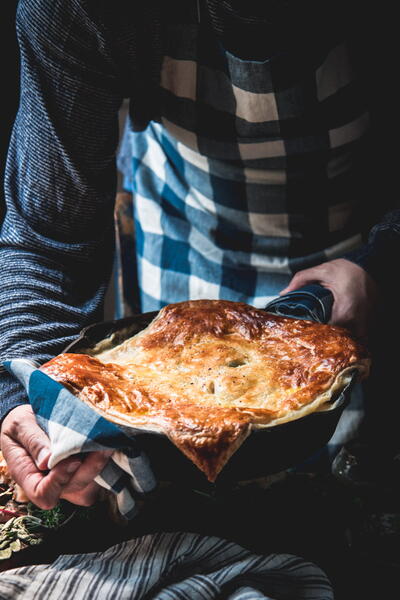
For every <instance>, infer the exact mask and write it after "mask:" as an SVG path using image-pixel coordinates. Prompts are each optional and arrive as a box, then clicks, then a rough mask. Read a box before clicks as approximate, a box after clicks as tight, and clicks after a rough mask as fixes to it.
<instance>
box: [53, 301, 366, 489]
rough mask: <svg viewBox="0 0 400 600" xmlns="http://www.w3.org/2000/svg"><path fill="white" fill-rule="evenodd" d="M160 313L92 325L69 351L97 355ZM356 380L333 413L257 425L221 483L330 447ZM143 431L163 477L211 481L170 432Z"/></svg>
mask: <svg viewBox="0 0 400 600" xmlns="http://www.w3.org/2000/svg"><path fill="white" fill-rule="evenodd" d="M157 314H158V313H157V312H151V313H143V314H140V315H135V316H132V317H127V318H125V319H118V320H115V321H106V322H102V323H96V324H94V325H90V326H89V327H86V328H85V329H83V330H82V332H81V334H80V335H79V337H78V338H77V339H76V340H75V341H74V342H72V344H70V345H69V346H68V347H67V348H66V349H65V350H64V352H72V353H79V354H92V353H95V347H96V345H97V344H98V343H99V342H100V341H102V340H106V339H107V342H106V344H107V346H104V348H102V349H104V350H105V349H106V348H107V349H108V348H112V347H114V346H116V345H118V344H120V343H122V342H123V341H124V340H125V339H127V338H128V337H130V336H132V335H134V334H136V333H138V332H139V331H141V330H142V329H144V328H145V327H146V326H147V325H148V324H149V323H150V322H151V321H152V320H153V319H154V317H155V316H156V315H157ZM297 318H298V315H297ZM354 380H355V377H354V376H353V378H352V380H351V382H350V383H349V384H348V385H347V387H346V388H345V389H344V390H343V392H342V393H341V394H340V395H339V396H338V397H337V398H333V399H332V408H331V409H330V410H328V411H321V412H314V413H311V414H309V415H307V416H305V417H302V418H300V419H297V420H295V421H290V422H288V423H283V424H281V425H276V426H274V427H269V428H264V429H254V430H253V431H252V433H251V434H250V435H249V437H248V438H247V439H246V440H245V441H244V443H243V444H242V446H241V447H240V448H239V449H238V450H237V451H236V452H235V454H234V455H233V456H232V457H231V459H230V460H229V461H228V463H227V464H226V466H225V467H224V469H223V470H222V472H221V473H220V475H219V476H218V478H217V483H218V484H220V483H221V484H222V483H230V482H235V481H245V480H250V479H255V478H258V477H262V476H265V475H270V474H273V473H278V472H279V471H282V470H284V469H287V468H289V467H292V466H295V465H298V464H300V463H302V462H303V461H304V460H305V459H307V458H308V457H310V456H311V455H312V454H314V453H315V452H316V451H317V450H319V449H320V448H322V447H323V446H325V444H327V442H328V441H329V440H330V438H331V437H332V435H333V433H334V431H335V429H336V426H337V424H338V421H339V418H340V416H341V414H342V412H343V409H344V408H345V406H347V404H348V402H349V400H350V395H351V389H352V387H353V384H354ZM139 435H140V440H138V441H140V446H141V448H143V450H144V451H145V452H146V454H147V455H148V457H149V459H150V462H151V466H152V468H153V471H154V475H155V476H156V478H157V479H158V480H160V481H178V482H180V483H182V482H185V483H187V484H188V485H191V486H196V485H200V486H201V485H204V484H205V483H206V478H205V476H204V475H203V473H202V472H201V471H200V470H199V469H198V468H197V467H196V466H195V465H194V464H193V463H192V462H191V461H190V460H189V459H187V458H186V457H185V456H184V455H183V454H182V453H181V452H180V451H179V450H178V449H177V448H176V447H175V446H174V444H172V442H170V440H169V439H168V438H167V437H166V436H165V435H163V434H158V433H149V432H144V433H140V434H139Z"/></svg>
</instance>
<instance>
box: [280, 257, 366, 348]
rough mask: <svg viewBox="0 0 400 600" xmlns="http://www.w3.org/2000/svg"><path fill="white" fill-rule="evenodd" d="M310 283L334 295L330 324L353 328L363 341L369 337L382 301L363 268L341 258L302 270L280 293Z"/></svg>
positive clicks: (285, 292)
mask: <svg viewBox="0 0 400 600" xmlns="http://www.w3.org/2000/svg"><path fill="white" fill-rule="evenodd" d="M309 283H319V284H320V285H322V286H323V287H326V288H327V289H328V290H330V291H331V292H332V294H333V306H332V315H331V319H330V321H329V322H330V323H331V324H332V325H340V326H342V327H346V328H347V329H350V330H351V331H352V332H353V333H354V334H355V335H356V336H358V337H360V338H365V337H367V333H368V328H369V324H370V320H371V317H372V315H373V311H374V308H375V305H376V303H377V299H378V287H377V285H376V283H375V282H374V280H373V279H372V277H370V275H368V273H367V272H366V271H365V270H364V269H363V268H362V267H360V266H358V265H356V264H355V263H353V262H351V261H349V260H346V259H344V258H337V259H335V260H331V261H328V262H326V263H322V264H320V265H318V266H316V267H312V268H311V269H304V270H303V271H298V273H296V274H295V275H294V277H293V278H292V280H291V282H290V283H289V285H288V286H287V287H286V288H285V289H284V290H282V291H281V292H280V294H281V295H282V294H287V293H288V292H292V291H294V290H297V289H298V288H300V287H302V286H304V285H307V284H309Z"/></svg>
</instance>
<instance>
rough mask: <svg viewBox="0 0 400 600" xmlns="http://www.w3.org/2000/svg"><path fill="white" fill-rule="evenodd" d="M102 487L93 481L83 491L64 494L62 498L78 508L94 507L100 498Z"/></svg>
mask: <svg viewBox="0 0 400 600" xmlns="http://www.w3.org/2000/svg"><path fill="white" fill-rule="evenodd" d="M100 490H101V486H100V485H99V484H98V483H96V482H95V481H92V482H91V483H89V485H87V486H86V487H85V488H83V490H81V491H79V492H73V493H63V494H62V496H61V498H63V499H64V500H68V502H72V504H77V505H78V506H92V505H93V504H94V503H95V502H96V500H97V498H98V497H99V494H100Z"/></svg>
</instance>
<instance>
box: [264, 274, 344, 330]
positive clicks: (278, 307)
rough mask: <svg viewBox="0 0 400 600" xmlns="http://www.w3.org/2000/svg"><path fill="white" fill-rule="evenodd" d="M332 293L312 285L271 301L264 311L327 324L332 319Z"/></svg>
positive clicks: (320, 286)
mask: <svg viewBox="0 0 400 600" xmlns="http://www.w3.org/2000/svg"><path fill="white" fill-rule="evenodd" d="M332 305H333V295H332V293H331V292H330V291H329V290H328V289H327V288H325V287H323V286H322V285H319V284H317V283H312V284H309V285H305V286H304V287H301V288H299V289H298V290H294V291H293V292H289V293H287V294H285V295H283V296H279V297H278V298H275V299H274V300H271V302H269V303H268V304H267V306H266V307H265V309H264V310H266V311H268V312H272V313H274V314H276V315H279V316H282V317H292V318H294V319H306V320H308V321H317V322H318V323H327V322H328V321H329V319H330V317H331V312H332Z"/></svg>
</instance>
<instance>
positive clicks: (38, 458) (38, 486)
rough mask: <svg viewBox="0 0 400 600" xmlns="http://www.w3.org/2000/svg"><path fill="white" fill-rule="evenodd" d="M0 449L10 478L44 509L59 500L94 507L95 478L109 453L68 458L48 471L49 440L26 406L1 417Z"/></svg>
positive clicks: (96, 490)
mask: <svg viewBox="0 0 400 600" xmlns="http://www.w3.org/2000/svg"><path fill="white" fill-rule="evenodd" d="M0 447H1V451H2V453H3V456H4V458H5V460H6V462H7V466H8V469H9V471H10V475H11V477H12V478H13V479H14V480H15V481H16V482H17V483H18V484H19V485H20V486H21V487H22V489H23V490H24V492H25V494H26V495H27V496H28V498H29V500H31V502H33V503H34V504H35V505H36V506H38V507H39V508H42V509H44V510H48V509H50V508H53V507H54V506H55V505H56V504H57V502H58V501H59V499H60V498H65V499H66V500H69V501H70V502H73V503H74V504H79V505H82V506H90V505H91V504H93V502H94V501H95V499H96V497H97V494H98V490H99V486H98V485H97V484H96V483H95V482H94V478H95V477H96V476H97V475H98V474H99V473H100V471H101V470H102V469H103V467H104V466H105V464H106V462H107V461H108V459H109V457H110V454H111V452H91V453H89V454H88V455H87V456H86V457H85V460H84V461H82V460H81V459H78V458H76V457H74V456H71V457H69V458H66V459H65V460H63V461H61V462H60V463H58V464H57V465H56V466H55V467H53V468H52V469H51V470H50V471H47V469H48V460H49V457H50V440H49V438H48V437H47V435H46V434H45V433H44V431H43V430H42V429H41V428H40V427H39V425H38V424H37V422H36V419H35V415H34V413H33V411H32V408H31V406H30V405H29V404H24V405H22V406H17V407H15V408H14V409H13V410H11V411H10V412H9V413H8V415H7V416H6V417H5V418H4V421H3V424H2V427H1V436H0Z"/></svg>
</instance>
